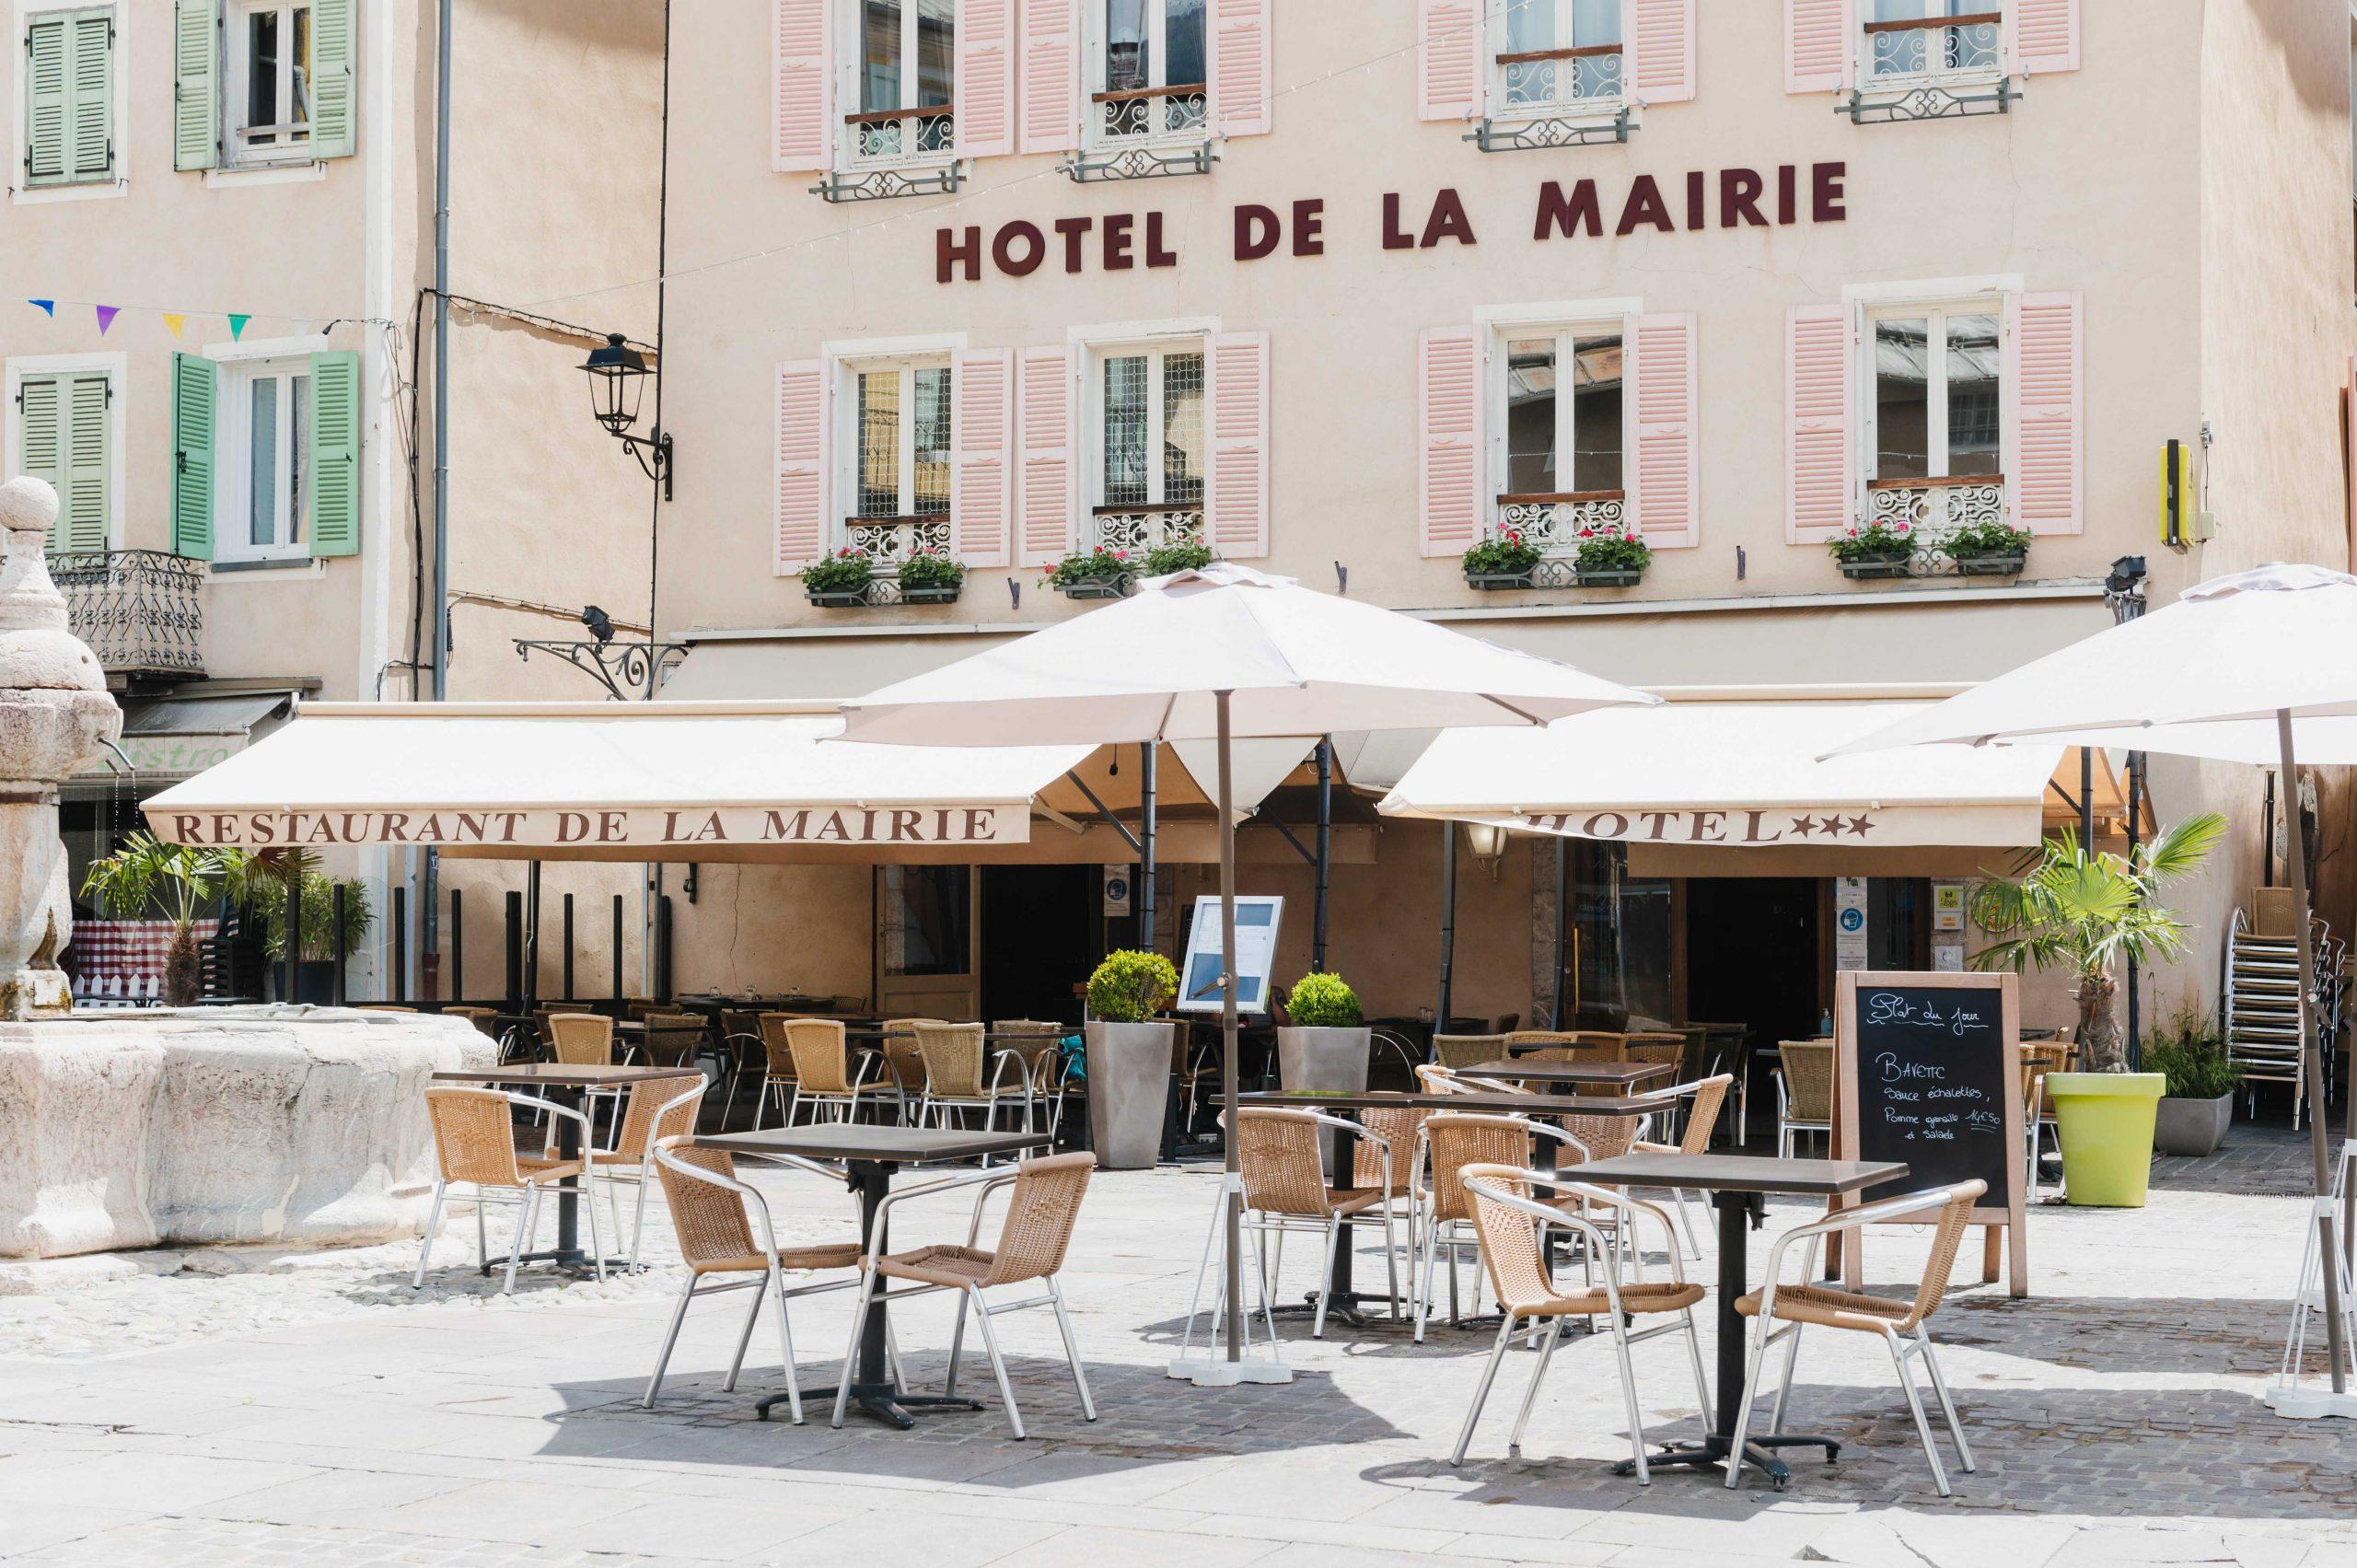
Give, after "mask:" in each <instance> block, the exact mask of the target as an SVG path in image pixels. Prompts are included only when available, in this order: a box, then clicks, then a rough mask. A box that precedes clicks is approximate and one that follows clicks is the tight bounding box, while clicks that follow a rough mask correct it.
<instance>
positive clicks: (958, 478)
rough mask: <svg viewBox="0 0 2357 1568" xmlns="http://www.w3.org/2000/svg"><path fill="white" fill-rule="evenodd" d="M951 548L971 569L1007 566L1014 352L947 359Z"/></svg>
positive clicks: (1012, 499)
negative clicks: (951, 465) (952, 469)
mask: <svg viewBox="0 0 2357 1568" xmlns="http://www.w3.org/2000/svg"><path fill="white" fill-rule="evenodd" d="M949 423H950V430H951V435H950V438H949V445H950V452H951V460H952V461H953V462H954V463H955V464H956V465H957V467H956V471H955V472H954V474H953V475H952V477H951V480H950V484H949V540H950V549H951V550H952V551H953V552H956V554H957V556H958V559H959V560H960V561H963V562H964V563H966V564H967V565H969V566H1004V565H1005V564H1006V540H1007V528H1008V524H1009V521H1010V519H1011V518H1012V517H1013V516H1014V510H1015V354H1014V351H1012V350H1010V349H1003V348H983V349H968V350H960V351H959V352H958V353H957V354H953V355H951V356H950V360H949Z"/></svg>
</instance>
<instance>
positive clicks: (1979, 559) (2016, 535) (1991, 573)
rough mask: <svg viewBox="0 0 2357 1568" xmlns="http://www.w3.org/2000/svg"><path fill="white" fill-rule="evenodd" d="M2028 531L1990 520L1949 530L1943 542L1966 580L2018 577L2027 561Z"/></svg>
mask: <svg viewBox="0 0 2357 1568" xmlns="http://www.w3.org/2000/svg"><path fill="white" fill-rule="evenodd" d="M2029 546H2030V535H2029V530H2028V529H2026V528H2014V527H2011V526H2010V525H2008V524H2006V523H2004V522H2003V521H2000V520H1998V519H1995V518H1991V520H1989V521H1987V522H1982V523H1967V524H1965V525H1964V526H1962V527H1961V528H1953V529H1951V530H1949V532H1948V534H1947V536H1946V537H1945V539H1943V540H1940V548H1942V549H1943V550H1945V551H1946V552H1947V553H1948V559H1949V560H1951V561H1953V562H1955V563H1956V572H1957V575H1961V576H1966V577H2017V576H2019V575H2021V570H2022V566H2023V563H2025V562H2026V560H2027V559H2028V556H2029Z"/></svg>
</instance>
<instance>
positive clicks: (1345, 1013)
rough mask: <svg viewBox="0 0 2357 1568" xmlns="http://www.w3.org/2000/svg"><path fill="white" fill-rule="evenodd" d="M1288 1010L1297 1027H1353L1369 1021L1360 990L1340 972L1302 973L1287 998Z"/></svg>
mask: <svg viewBox="0 0 2357 1568" xmlns="http://www.w3.org/2000/svg"><path fill="white" fill-rule="evenodd" d="M1285 1012H1286V1014H1287V1016H1290V1017H1291V1018H1292V1019H1293V1021H1294V1027H1295V1028H1304V1029H1354V1028H1358V1027H1359V1026H1360V1025H1361V1024H1363V1023H1364V1022H1366V1018H1365V1016H1364V1015H1363V1014H1362V1013H1360V1011H1359V993H1357V992H1355V991H1353V990H1352V989H1351V987H1350V982H1349V981H1345V980H1344V979H1343V978H1342V977H1341V975H1338V974H1306V975H1303V976H1302V977H1301V979H1300V981H1297V982H1296V983H1295V986H1294V988H1293V993H1292V994H1291V995H1289V996H1287V997H1286V998H1285Z"/></svg>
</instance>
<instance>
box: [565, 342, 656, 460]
mask: <svg viewBox="0 0 2357 1568" xmlns="http://www.w3.org/2000/svg"><path fill="white" fill-rule="evenodd" d="M581 368H582V369H583V370H584V371H586V372H587V373H588V376H589V412H591V413H593V414H595V415H596V416H597V418H598V424H602V425H604V426H605V427H606V432H607V434H608V435H610V436H613V437H614V438H615V439H616V440H618V441H620V442H621V444H622V445H623V446H625V447H629V448H630V453H631V456H633V457H634V458H636V459H638V466H639V467H640V468H641V469H643V470H645V473H646V476H647V477H648V478H649V479H653V480H659V481H661V482H662V485H663V499H664V500H666V501H668V500H669V499H671V437H670V436H669V435H668V434H667V433H666V432H664V431H662V430H657V431H656V432H655V433H654V435H652V436H633V435H632V434H631V431H632V429H633V427H634V426H636V424H638V408H639V402H640V401H641V399H643V398H644V395H645V391H646V382H647V378H648V377H652V376H657V375H660V374H661V371H660V369H659V368H658V367H657V366H654V365H650V364H648V363H647V358H646V355H645V354H642V353H640V352H639V351H638V350H637V349H636V348H634V347H633V346H632V345H631V343H630V341H629V340H628V339H627V338H625V337H623V336H622V335H621V333H620V332H609V333H607V334H606V344H605V346H604V347H603V348H594V349H591V350H590V351H589V357H588V358H587V359H586V360H584V361H583V362H582V366H581ZM649 453H652V454H654V456H653V458H652V459H649V457H648V455H647V454H649Z"/></svg>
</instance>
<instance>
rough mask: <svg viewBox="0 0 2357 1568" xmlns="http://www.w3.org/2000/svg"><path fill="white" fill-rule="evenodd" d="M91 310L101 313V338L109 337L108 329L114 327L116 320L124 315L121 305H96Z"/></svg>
mask: <svg viewBox="0 0 2357 1568" xmlns="http://www.w3.org/2000/svg"><path fill="white" fill-rule="evenodd" d="M91 308H92V309H93V310H96V311H97V312H98V313H99V336H100V337H105V336H106V335H107V329H108V328H109V327H111V326H113V325H114V319H115V317H116V316H118V315H120V314H121V313H122V306H120V305H94V306H92V307H91Z"/></svg>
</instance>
